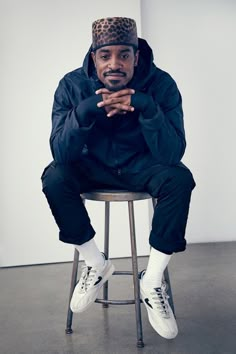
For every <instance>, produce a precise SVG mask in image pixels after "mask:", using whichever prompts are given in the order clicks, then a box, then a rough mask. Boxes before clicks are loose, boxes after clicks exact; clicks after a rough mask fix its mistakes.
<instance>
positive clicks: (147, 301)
mask: <svg viewBox="0 0 236 354" xmlns="http://www.w3.org/2000/svg"><path fill="white" fill-rule="evenodd" d="M144 301H145V302H146V304H147V305H148V306H149V307H151V309H152V308H153V307H152V305H151V304H150V303H149V299H148V298H146V299H144Z"/></svg>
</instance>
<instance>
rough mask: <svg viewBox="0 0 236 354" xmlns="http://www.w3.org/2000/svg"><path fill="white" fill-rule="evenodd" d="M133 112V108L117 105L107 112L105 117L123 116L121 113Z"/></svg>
mask: <svg viewBox="0 0 236 354" xmlns="http://www.w3.org/2000/svg"><path fill="white" fill-rule="evenodd" d="M133 111H134V107H131V106H127V105H121V104H119V105H117V106H114V107H113V109H112V110H111V111H109V112H108V114H107V116H108V117H110V116H111V115H114V114H117V113H122V114H123V112H126V113H127V112H133Z"/></svg>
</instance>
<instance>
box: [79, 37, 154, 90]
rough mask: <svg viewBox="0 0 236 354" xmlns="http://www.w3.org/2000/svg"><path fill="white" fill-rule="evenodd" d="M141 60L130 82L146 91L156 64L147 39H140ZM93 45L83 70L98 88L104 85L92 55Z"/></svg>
mask: <svg viewBox="0 0 236 354" xmlns="http://www.w3.org/2000/svg"><path fill="white" fill-rule="evenodd" d="M138 44H139V46H138V49H139V51H140V52H139V60H138V65H137V67H135V69H134V76H133V78H132V80H131V82H130V87H132V88H133V89H135V90H139V91H145V89H146V86H148V85H149V84H150V81H152V78H153V75H154V72H155V69H156V66H155V64H154V63H153V59H154V58H153V52H152V49H151V47H150V46H149V45H148V43H147V42H146V41H145V39H142V38H139V39H138ZM91 52H92V46H91V47H90V48H89V50H88V52H87V54H86V56H85V58H84V62H83V70H84V72H85V74H86V76H87V77H88V78H89V79H90V80H93V81H94V84H95V87H96V89H98V88H99V87H103V84H102V83H101V82H100V80H99V79H98V77H97V74H96V69H95V66H94V63H93V60H92V57H91Z"/></svg>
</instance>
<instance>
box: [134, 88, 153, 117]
mask: <svg viewBox="0 0 236 354" xmlns="http://www.w3.org/2000/svg"><path fill="white" fill-rule="evenodd" d="M131 105H132V106H133V107H134V108H135V109H136V110H139V111H140V112H142V115H143V117H144V118H146V119H149V118H150V119H151V118H152V117H153V116H154V115H155V114H156V113H157V109H156V105H155V103H154V101H153V99H152V97H151V96H149V95H147V94H145V93H142V92H136V93H135V94H134V95H132V96H131Z"/></svg>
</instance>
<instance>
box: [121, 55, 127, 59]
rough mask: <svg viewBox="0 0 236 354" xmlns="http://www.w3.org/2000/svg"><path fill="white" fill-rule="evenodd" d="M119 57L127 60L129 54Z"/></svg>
mask: <svg viewBox="0 0 236 354" xmlns="http://www.w3.org/2000/svg"><path fill="white" fill-rule="evenodd" d="M121 57H122V59H128V57H129V54H123V55H122V56H121Z"/></svg>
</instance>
